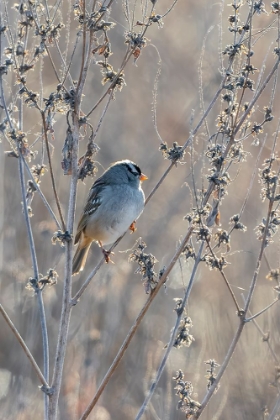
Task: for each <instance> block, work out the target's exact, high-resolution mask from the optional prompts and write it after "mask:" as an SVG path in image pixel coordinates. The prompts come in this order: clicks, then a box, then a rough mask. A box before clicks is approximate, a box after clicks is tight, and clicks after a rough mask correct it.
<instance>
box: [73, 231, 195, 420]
mask: <svg viewBox="0 0 280 420" xmlns="http://www.w3.org/2000/svg"><path fill="white" fill-rule="evenodd" d="M192 232H193V228H192V227H190V228H189V229H188V231H187V234H186V236H185V237H184V239H183V241H182V242H181V244H180V247H179V248H178V249H177V250H176V252H175V254H174V256H173V258H172V259H171V261H170V262H169V264H168V265H167V268H166V270H165V271H164V273H163V275H162V276H161V278H160V280H159V282H158V284H157V286H156V288H155V289H154V290H153V292H152V293H151V294H150V295H149V297H148V299H147V301H146V302H145V304H144V306H143V308H142V309H141V311H140V312H139V315H138V316H137V318H136V320H135V322H134V324H133V325H132V327H131V328H130V331H129V333H128V334H127V336H126V338H125V340H124V342H123V344H122V346H121V348H120V349H119V351H118V353H117V355H116V357H115V359H114V361H113V363H112V365H111V366H110V368H109V370H108V371H107V373H106V375H105V376H104V378H103V380H102V382H101V384H100V385H99V388H98V389H97V391H96V394H95V396H94V397H93V399H92V400H91V402H90V404H89V405H88V407H87V408H86V410H85V411H84V413H83V415H82V416H81V418H80V420H85V419H86V418H87V417H88V416H89V414H90V412H91V411H92V409H93V408H94V406H95V404H96V403H97V401H98V399H99V398H100V396H101V394H102V392H103V390H104V389H105V387H106V385H107V383H108V382H109V380H110V378H111V376H112V375H113V373H114V372H115V370H116V369H117V367H118V365H119V363H120V361H121V359H122V357H123V355H124V353H125V351H126V349H127V348H128V346H129V343H130V342H131V340H132V338H133V337H134V335H135V333H136V331H137V329H138V326H139V325H140V323H141V321H142V319H143V318H144V316H145V314H146V312H147V311H148V309H149V307H150V305H151V303H152V302H153V300H154V299H155V297H156V295H157V294H158V292H159V290H160V289H161V287H162V285H163V284H164V283H165V282H166V279H167V277H168V275H169V274H170V272H171V270H172V269H173V267H174V265H175V263H176V262H177V260H178V258H179V257H180V255H181V253H182V251H183V249H184V247H185V246H186V244H187V242H188V241H189V239H190V237H191V234H192Z"/></svg>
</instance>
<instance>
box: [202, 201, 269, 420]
mask: <svg viewBox="0 0 280 420" xmlns="http://www.w3.org/2000/svg"><path fill="white" fill-rule="evenodd" d="M272 207H273V200H270V201H269V204H268V212H267V218H266V225H265V230H264V235H263V239H262V243H261V248H260V252H259V255H258V259H257V263H256V269H255V272H254V275H253V278H252V281H251V285H250V289H249V293H248V296H247V298H246V302H245V307H244V312H243V314H242V316H241V315H240V324H239V326H238V329H237V331H236V333H235V336H234V338H233V340H232V343H231V345H230V347H229V349H228V352H227V354H226V357H225V359H224V361H223V364H222V365H221V367H220V370H219V373H218V374H217V376H216V378H215V381H214V383H213V384H212V385H211V386H210V388H209V390H208V392H207V394H206V395H205V397H204V399H203V401H202V403H201V407H200V409H199V411H198V412H197V414H196V415H194V418H195V419H198V418H199V417H200V416H201V414H202V413H203V411H204V410H205V407H206V406H207V404H208V403H209V401H210V399H211V397H212V395H213V394H214V392H215V389H216V388H217V385H218V384H219V382H220V380H221V378H222V376H223V374H224V372H225V370H226V368H227V366H228V364H229V362H230V359H231V357H232V355H233V353H234V350H235V348H236V346H237V343H238V341H239V338H240V336H241V334H242V331H243V328H244V326H245V324H246V314H247V312H248V310H249V305H250V302H251V300H252V296H253V293H254V290H255V287H256V282H257V278H258V274H259V270H260V266H261V261H262V257H263V253H264V250H265V244H266V239H267V232H268V225H269V220H270V216H271V211H272Z"/></svg>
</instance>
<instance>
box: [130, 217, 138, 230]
mask: <svg viewBox="0 0 280 420" xmlns="http://www.w3.org/2000/svg"><path fill="white" fill-rule="evenodd" d="M129 230H131V232H130V233H134V232H136V230H137V227H136V222H135V220H134V222H132V223H131V225H130V226H129Z"/></svg>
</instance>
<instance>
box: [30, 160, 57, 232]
mask: <svg viewBox="0 0 280 420" xmlns="http://www.w3.org/2000/svg"><path fill="white" fill-rule="evenodd" d="M23 162H24V166H25V168H26V170H27V172H28V174H29V176H30V178H31V180H32V182H33V185H34V187H35V188H36V190H37V192H38V193H39V195H40V197H41V198H42V201H43V203H44V204H45V206H46V207H47V209H48V211H49V213H50V215H51V216H52V218H53V220H54V221H55V223H56V226H57V228H58V229H61V225H60V223H59V221H58V220H57V218H56V215H55V214H54V212H53V209H52V208H51V206H50V204H49V203H48V201H47V199H46V197H45V196H44V194H43V192H42V190H41V188H40V186H39V184H38V183H37V182H36V181H35V178H34V176H33V174H32V172H31V170H30V168H29V166H28V164H27V162H26V160H25V159H24V157H23Z"/></svg>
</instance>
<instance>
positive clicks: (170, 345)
mask: <svg viewBox="0 0 280 420" xmlns="http://www.w3.org/2000/svg"><path fill="white" fill-rule="evenodd" d="M203 247H204V241H203V242H202V243H201V245H200V248H199V251H198V253H197V256H196V259H195V263H194V266H193V269H192V274H191V277H190V281H189V284H188V287H187V289H186V292H185V295H184V298H183V301H182V304H181V305H180V311H178V312H177V314H178V316H177V319H176V323H175V326H174V328H173V330H172V334H171V337H170V340H169V343H168V346H167V349H166V351H165V354H164V356H163V358H162V360H161V362H160V365H159V368H158V370H157V373H156V377H155V379H154V380H153V382H152V385H151V387H150V389H149V393H148V395H147V396H146V398H145V400H144V402H143V404H142V406H141V407H140V410H139V412H138V414H137V416H136V417H135V420H139V419H140V418H141V417H142V416H143V414H144V412H145V410H146V408H147V405H148V404H149V402H150V401H151V398H152V396H153V394H154V391H155V389H156V386H157V384H158V382H159V380H160V377H161V375H162V373H163V371H164V368H165V366H166V363H167V360H168V357H169V355H170V352H171V350H172V348H173V346H174V342H175V338H176V335H177V332H178V328H179V326H180V322H181V319H182V316H183V314H184V309H185V307H186V305H187V302H188V299H189V296H190V293H191V290H192V286H193V284H194V280H195V276H196V272H197V268H198V265H199V263H200V259H201V253H202V250H203Z"/></svg>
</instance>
